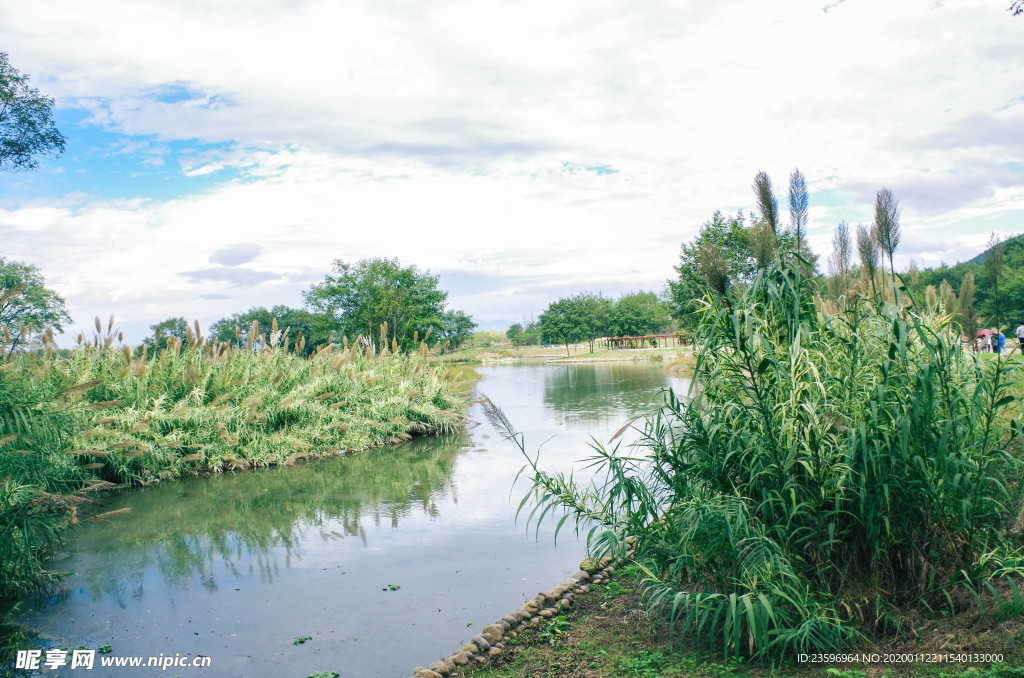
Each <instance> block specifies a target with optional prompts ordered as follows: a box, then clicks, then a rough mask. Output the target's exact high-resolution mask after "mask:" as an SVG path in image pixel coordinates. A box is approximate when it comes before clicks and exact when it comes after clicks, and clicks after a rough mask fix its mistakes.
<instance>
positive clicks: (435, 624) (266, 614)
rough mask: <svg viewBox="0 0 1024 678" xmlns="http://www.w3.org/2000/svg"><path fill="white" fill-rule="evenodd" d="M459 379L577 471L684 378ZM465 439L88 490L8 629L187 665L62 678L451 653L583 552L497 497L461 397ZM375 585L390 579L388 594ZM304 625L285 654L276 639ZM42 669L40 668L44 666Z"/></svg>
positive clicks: (512, 468) (527, 368)
mask: <svg viewBox="0 0 1024 678" xmlns="http://www.w3.org/2000/svg"><path fill="white" fill-rule="evenodd" d="M479 371H480V372H481V373H482V374H483V375H484V379H483V380H482V381H480V382H479V383H478V385H477V391H478V392H479V393H485V394H487V395H488V396H490V398H491V399H492V400H493V401H494V402H495V403H496V404H498V405H499V406H500V407H501V408H502V409H503V410H504V411H505V413H506V414H507V415H508V417H509V419H510V420H511V421H512V423H513V424H514V425H515V426H516V428H517V429H519V430H521V431H522V432H523V433H524V434H525V435H526V444H527V448H528V450H530V451H535V450H536V449H537V447H539V446H542V452H541V466H542V467H543V468H544V469H545V470H548V471H559V470H561V471H569V470H572V469H573V468H577V469H579V468H580V467H581V466H582V464H580V460H581V459H583V458H585V457H586V456H587V455H588V453H589V449H588V447H587V443H588V442H589V441H590V436H591V435H593V436H594V437H595V438H597V439H598V440H607V439H608V438H609V437H610V436H611V435H612V433H613V432H614V431H616V430H617V429H618V428H619V427H620V426H621V425H622V424H623V423H625V422H626V421H627V420H629V419H630V418H632V417H634V416H637V415H640V414H643V413H645V412H647V411H648V410H649V409H650V408H651V407H652V406H654V405H655V404H656V403H657V402H658V401H659V399H660V389H662V388H663V387H665V386H672V387H674V388H675V389H676V390H677V391H682V390H684V389H685V387H686V382H685V380H683V379H679V378H673V377H668V376H666V374H665V372H664V370H663V369H662V368H661V367H660V366H658V365H646V364H632V363H604V364H597V365H577V366H571V365H540V364H533V365H530V364H526V365H523V364H510V365H502V366H494V367H482V368H479ZM470 414H471V416H472V421H473V422H474V423H472V424H471V425H470V426H469V427H468V428H467V429H466V430H465V431H462V432H460V433H458V434H457V435H452V436H448V437H444V438H428V439H419V440H415V441H412V442H410V443H407V444H405V445H402V446H400V447H398V448H391V449H386V450H380V451H375V452H369V453H363V454H358V455H354V456H352V457H347V458H336V459H329V460H322V461H318V462H315V463H310V464H305V465H298V466H293V467H290V468H274V469H270V470H267V471H257V472H247V473H241V474H236V475H227V476H217V477H208V478H193V479H189V480H184V481H180V482H176V483H171V484H168V485H163V486H159V487H153V488H148V489H146V490H144V491H135V492H123V493H119V494H116V495H114V496H112V497H109V498H107V499H106V500H105V501H104V505H103V506H102V507H99V509H98V510H99V511H113V510H116V509H120V508H131V512H130V513H129V514H127V515H125V516H121V517H118V518H114V519H112V520H109V521H101V522H89V523H83V525H82V526H81V528H80V529H78V530H77V531H76V533H75V540H74V542H73V543H72V544H71V545H70V547H69V548H68V549H67V551H66V552H65V553H64V554H63V555H62V556H61V557H60V558H59V559H58V560H57V561H56V562H55V563H54V568H55V569H60V570H63V571H69V572H74V573H76V574H74V575H73V576H71V577H70V578H69V580H68V583H69V590H68V591H67V592H66V593H64V594H62V595H60V596H56V597H53V598H49V599H45V600H41V599H36V600H30V601H26V602H25V604H24V606H23V609H24V614H22V615H21V616H20V617H19V618H18V621H19V623H21V624H23V625H24V626H25V627H26V628H27V629H28V630H30V631H31V632H34V633H36V634H38V635H39V637H40V641H41V643H42V644H43V645H44V646H46V647H57V646H62V647H67V648H74V647H78V646H81V645H87V646H89V647H92V648H98V647H100V646H101V645H110V646H111V647H112V649H113V652H112V655H111V656H131V655H139V656H147V657H148V656H156V655H159V654H160V653H163V654H164V655H171V656H173V655H174V654H175V653H181V654H182V655H185V654H187V655H189V656H195V655H198V654H202V655H206V656H209V657H210V658H211V666H210V667H209V668H207V669H195V668H184V667H181V668H173V669H170V670H168V671H165V672H162V671H160V670H158V669H146V668H141V669H138V668H135V669H129V668H109V669H102V668H100V667H99V666H98V662H97V666H96V668H94V669H93V670H91V671H87V670H84V669H75V670H70V669H68V668H67V667H65V668H64V669H62V670H58V671H57V672H56V673H57V674H58V675H68V676H76V675H80V676H83V677H84V676H107V675H110V676H122V677H123V676H127V675H132V676H161V675H163V676H174V675H177V676H181V678H189V677H192V676H253V677H258V676H275V677H277V676H307V675H309V674H311V673H314V672H316V671H338V672H339V673H340V674H341V675H342V676H343V678H363V677H366V678H369V677H373V676H380V677H382V678H383V677H386V678H392V677H393V678H402V677H404V676H409V675H411V674H412V669H413V667H415V666H417V665H427V664H429V663H430V662H432V661H433V660H435V659H438V658H440V657H441V656H444V655H447V654H449V653H451V652H452V651H454V650H456V649H458V648H459V647H460V646H461V645H463V644H464V643H465V642H466V641H468V640H469V638H470V637H471V636H473V635H475V634H477V633H479V629H480V628H481V627H483V626H484V625H485V624H489V623H491V622H493V621H494V620H495V619H499V618H501V617H502V616H503V615H505V614H507V613H508V612H509V611H510V610H512V609H514V608H515V607H517V606H518V605H520V604H521V603H522V602H523V601H524V600H525V599H527V598H532V597H533V596H534V595H536V593H537V591H538V590H540V589H542V588H543V589H546V588H550V587H551V586H553V585H554V584H557V583H558V582H560V581H562V580H564V579H565V578H566V577H568V576H569V575H571V574H572V573H573V572H575V571H576V570H577V569H578V563H579V561H580V559H581V558H582V557H583V556H584V555H585V554H584V545H583V544H582V543H581V542H580V541H579V540H577V539H576V538H575V537H574V536H573V535H572V533H571V532H569V531H565V530H564V531H563V532H562V534H560V535H559V539H558V544H557V548H556V546H555V544H554V543H553V539H552V535H551V528H552V526H553V525H554V522H555V521H549V524H548V525H543V526H541V529H540V533H539V536H537V537H535V533H534V530H533V529H532V528H531V529H530V530H529V531H528V530H527V528H526V525H525V524H524V522H523V520H520V521H519V523H517V522H516V520H515V508H516V507H517V506H518V504H519V500H520V499H521V498H522V496H523V492H524V489H523V488H522V487H519V488H515V489H513V487H512V483H513V480H514V478H515V476H516V474H517V472H518V471H519V469H520V468H521V467H522V465H523V461H524V460H523V457H522V455H521V454H520V453H519V451H518V449H517V448H516V447H515V446H514V445H513V444H512V443H510V442H508V441H506V440H504V439H503V437H502V435H501V434H500V433H499V432H497V431H495V430H493V429H492V428H491V427H490V425H489V424H487V423H486V421H485V419H484V418H483V415H482V412H481V411H480V407H479V405H474V406H473V408H472V410H471V412H470ZM393 589H394V590H393ZM306 636H311V637H312V639H311V640H309V641H307V642H306V643H305V644H302V645H294V644H293V642H292V641H293V640H295V639H296V638H303V637H306ZM51 675H52V674H51Z"/></svg>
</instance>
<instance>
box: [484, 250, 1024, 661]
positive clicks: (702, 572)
mask: <svg viewBox="0 0 1024 678" xmlns="http://www.w3.org/2000/svg"><path fill="white" fill-rule="evenodd" d="M816 293H817V290H816V289H815V286H814V282H813V281H812V280H809V279H806V278H804V277H802V274H801V272H800V270H799V269H797V268H795V267H790V266H788V265H782V266H776V267H774V268H772V269H769V270H767V271H762V272H761V274H760V275H759V276H758V278H757V280H756V281H755V282H754V283H753V284H752V285H751V286H750V287H748V288H745V289H742V290H737V291H735V292H733V293H730V295H729V296H717V297H713V296H709V297H708V299H707V301H706V304H705V309H704V312H703V315H702V320H701V325H700V328H699V332H698V336H699V339H698V342H697V343H698V345H699V346H700V347H701V349H700V351H699V352H698V355H697V361H696V368H695V376H694V380H693V383H694V385H695V386H694V388H693V389H692V390H691V392H690V394H689V398H688V400H687V401H683V400H682V399H681V398H680V397H678V396H677V395H676V394H674V393H672V392H668V393H667V394H666V400H665V404H664V406H663V407H662V408H661V409H660V410H659V411H657V412H655V413H654V414H653V415H652V416H651V417H650V418H649V419H648V421H647V424H646V427H645V432H644V436H643V439H642V441H641V443H640V445H639V448H638V449H636V450H622V449H619V448H612V449H607V448H605V447H603V446H600V445H596V446H595V452H594V456H593V458H592V460H591V463H592V465H593V466H594V467H596V468H597V469H598V477H599V478H601V479H603V481H602V482H601V483H600V484H599V485H598V486H596V487H588V486H580V485H578V484H577V483H576V482H574V480H573V479H572V478H571V477H567V476H565V475H561V474H547V473H545V472H544V471H542V470H541V469H540V468H539V466H538V461H537V459H536V458H535V457H533V456H528V457H527V459H528V464H529V468H528V469H527V470H528V471H532V474H531V475H532V479H533V491H532V492H531V494H529V495H528V496H527V497H525V498H524V500H523V504H522V505H521V507H520V510H521V511H523V512H525V515H526V516H527V518H528V521H533V520H542V519H543V518H544V517H545V516H549V515H552V511H551V509H553V508H561V509H567V510H568V511H569V513H570V514H571V517H572V518H574V519H575V521H576V524H577V525H579V526H583V525H587V524H589V525H598V526H599V527H597V528H594V529H593V530H592V531H591V532H590V535H589V537H590V545H591V548H593V549H594V550H595V551H596V552H597V553H599V554H603V553H606V552H611V553H615V554H618V555H621V554H623V553H624V552H625V550H626V546H625V545H624V544H625V542H624V539H625V537H626V536H635V537H637V538H638V542H637V544H636V553H635V558H636V560H637V562H638V564H639V565H640V566H641V567H642V568H643V569H644V571H645V573H646V578H645V600H646V603H647V605H648V607H649V608H650V609H652V610H654V611H655V612H656V613H658V614H659V615H661V618H662V619H663V623H664V624H665V625H666V627H668V628H673V629H677V630H679V631H681V632H683V633H684V634H686V635H688V636H691V637H694V638H700V639H702V640H703V641H705V642H708V643H710V645H711V647H712V648H714V649H716V651H718V652H721V653H723V654H724V656H726V657H730V656H731V657H737V656H740V657H747V656H752V657H756V658H758V659H759V660H763V661H767V662H773V663H778V662H779V661H781V660H782V659H784V658H785V657H791V656H794V655H796V654H797V653H801V652H807V653H813V652H836V651H840V650H841V649H843V648H848V649H852V648H855V647H857V646H859V645H861V646H862V645H864V644H866V643H869V642H871V640H870V639H871V638H875V637H879V636H880V635H884V634H897V635H898V634H904V633H908V632H909V631H910V630H911V629H913V628H914V627H915V624H916V622H915V621H914V620H915V619H916V618H919V617H920V616H922V615H923V617H924V618H929V619H930V618H938V617H941V615H942V614H943V613H945V614H946V615H948V616H956V615H958V614H962V613H963V612H965V611H966V610H970V609H979V608H980V609H990V610H994V611H995V612H996V613H998V614H1004V615H1007V617H1008V618H1009V617H1017V616H1019V615H1021V614H1022V613H1024V594H1022V592H1021V588H1022V582H1024V579H1022V575H1024V543H1022V540H1021V535H1020V533H1019V532H1016V531H1014V530H1013V529H1012V528H1013V526H1014V524H1015V523H1016V521H1017V516H1018V515H1019V512H1020V508H1021V485H1020V479H1021V464H1020V461H1019V459H1018V457H1017V455H1016V453H1015V452H1014V450H1015V449H1017V448H1016V447H1013V446H1015V445H1017V443H1016V442H1015V441H1014V439H1015V437H1016V436H1017V435H1018V433H1020V432H1022V431H1024V427H1022V425H1021V422H1020V421H1019V420H1017V419H1014V418H1013V417H1014V415H1015V414H1016V413H1017V412H1019V408H1017V407H1016V396H1015V393H1014V389H1015V386H1016V384H1017V381H1018V371H1019V364H1017V363H1016V362H1011V361H989V360H984V359H978V358H977V357H976V356H974V355H971V354H969V353H965V352H964V351H963V350H962V348H961V346H960V342H959V340H958V339H959V330H958V329H957V328H955V327H952V326H950V324H949V319H948V317H945V316H941V315H937V314H935V313H932V312H930V311H928V310H920V309H917V308H915V307H913V306H907V305H906V304H905V303H904V304H903V305H900V306H896V305H892V304H887V303H886V302H884V301H883V300H880V299H870V298H868V299H865V298H851V299H849V300H844V301H843V303H842V304H841V306H840V308H839V309H838V311H836V312H834V313H832V314H828V313H825V312H824V311H822V310H821V309H820V308H819V306H818V305H817V304H816V302H815V298H816ZM488 412H489V417H490V418H491V420H492V422H493V423H495V425H496V426H497V427H498V428H499V429H501V430H504V431H505V432H506V433H507V434H508V435H509V436H511V437H514V438H515V439H516V440H517V442H518V443H519V444H520V446H521V448H522V449H523V451H524V453H525V443H524V441H523V440H522V437H521V436H519V435H518V434H516V433H515V432H514V428H513V427H512V425H511V423H510V422H508V420H507V419H506V418H505V417H504V415H503V414H502V413H501V412H500V410H497V409H496V408H494V407H493V406H491V407H489V409H488ZM563 524H564V521H563V522H560V523H559V525H558V527H559V528H560V527H562V526H563ZM556 532H557V529H556Z"/></svg>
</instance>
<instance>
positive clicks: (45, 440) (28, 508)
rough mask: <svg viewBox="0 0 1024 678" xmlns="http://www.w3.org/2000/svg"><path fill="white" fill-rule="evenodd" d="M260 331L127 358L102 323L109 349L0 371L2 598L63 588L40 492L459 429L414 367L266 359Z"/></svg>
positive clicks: (97, 345)
mask: <svg viewBox="0 0 1024 678" xmlns="http://www.w3.org/2000/svg"><path fill="white" fill-rule="evenodd" d="M257 329H258V328H256V327H254V328H253V331H252V332H250V334H249V337H250V342H251V343H250V344H249V346H248V347H247V349H248V350H240V349H233V348H230V347H228V348H227V349H226V350H220V349H219V348H217V347H212V346H210V345H209V344H208V342H206V341H205V340H203V339H202V335H201V333H200V328H199V327H198V326H196V327H194V328H190V333H191V335H192V339H191V341H189V342H187V343H183V342H181V341H180V340H176V339H175V338H173V337H172V338H168V339H167V341H166V348H163V349H161V350H159V351H156V352H154V353H153V354H152V355H149V354H147V353H145V352H143V353H142V354H141V356H139V357H136V358H134V359H133V357H132V352H131V351H125V350H123V347H114V346H111V345H108V342H107V341H106V339H107V338H109V337H111V336H114V332H113V327H112V325H110V326H108V327H106V328H105V327H104V326H103V325H102V324H100V323H99V321H98V320H97V330H98V332H97V335H98V336H99V334H100V332H102V333H103V334H104V338H103V339H101V340H99V341H92V342H84V341H83V342H82V344H81V345H80V346H79V348H78V349H76V350H74V351H71V352H70V353H69V354H67V355H64V356H57V355H54V353H53V352H51V351H45V352H43V351H41V352H36V353H16V354H14V355H13V356H10V357H8V358H6V359H4V361H2V362H0V366H2V367H3V368H4V369H2V370H0V478H5V479H6V480H5V481H4V482H6V483H7V485H2V486H0V536H3V535H6V537H9V538H5V540H4V545H3V546H0V550H3V549H7V550H6V551H4V552H3V553H0V556H2V557H3V559H2V560H0V597H2V596H7V595H13V594H15V593H18V592H26V591H29V590H32V589H33V588H45V587H47V586H50V585H51V584H52V583H53V582H54V581H58V580H59V578H52V577H50V576H49V575H47V574H46V570H45V569H44V568H43V567H42V565H41V562H42V559H43V558H44V557H45V555H46V553H48V552H49V551H50V549H51V548H52V546H54V545H55V544H56V542H57V540H59V536H60V534H62V532H61V529H62V527H61V526H62V524H64V523H66V522H68V521H69V520H70V518H71V514H70V513H69V511H68V510H66V507H65V508H63V509H62V508H61V507H62V506H64V505H63V504H60V503H59V502H56V503H54V502H43V504H40V503H39V499H38V497H36V496H34V495H33V494H32V493H33V492H34V491H36V490H37V489H38V490H39V491H46V492H49V493H53V494H54V496H58V497H69V496H73V493H75V492H77V491H80V490H84V489H86V488H89V487H94V486H95V485H96V483H98V482H103V483H109V484H123V483H131V484H151V483H156V482H161V481H166V480H171V479H173V478H176V477H179V476H182V475H186V474H195V473H201V472H224V471H231V470H239V469H246V468H253V467H266V466H271V465H275V464H280V463H289V460H295V459H298V458H314V457H320V456H325V455H331V454H340V453H346V452H351V451H355V450H365V449H368V448H372V447H378V446H382V445H386V444H389V443H392V442H393V441H396V440H397V441H398V442H401V441H402V440H404V437H405V435H406V434H407V433H409V432H416V433H424V432H425V433H444V432H449V431H452V430H454V429H456V428H458V427H459V426H460V425H461V421H457V420H453V419H452V418H451V417H450V416H449V415H448V414H447V412H448V411H451V410H455V409H461V408H462V407H464V402H463V398H462V397H461V396H459V395H456V394H455V393H454V392H453V388H452V385H451V384H450V383H448V382H447V381H446V380H445V379H444V375H443V373H442V371H441V368H439V367H435V366H430V365H426V364H423V362H422V361H421V360H420V358H419V356H418V354H414V355H413V356H405V355H398V354H389V355H387V356H373V355H372V353H366V352H364V351H352V350H346V351H345V352H342V353H340V354H339V353H337V352H335V351H333V350H332V347H330V346H327V347H321V349H320V350H319V351H318V352H317V353H316V355H315V356H314V357H312V358H309V359H307V358H304V357H301V356H300V355H296V354H295V353H292V352H288V350H287V348H286V346H285V344H284V343H282V342H280V341H277V340H276V338H277V337H278V334H277V333H276V332H272V334H271V339H275V341H274V345H273V346H271V345H269V344H268V343H267V340H266V339H265V338H264V339H260V340H259V341H260V342H261V345H260V346H258V347H257V346H256V345H255V344H254V343H252V342H254V341H256V340H255V339H253V338H254V337H257V331H256V330H257ZM104 330H105V332H104ZM281 336H283V334H282V335H281ZM257 348H258V349H260V350H256V349H257ZM298 455H301V457H300V456H298ZM40 506H45V509H44V508H40ZM62 511H63V513H62ZM5 521H6V522H5ZM18 521H20V522H18ZM33 573H34V574H33ZM33 582H34V583H33Z"/></svg>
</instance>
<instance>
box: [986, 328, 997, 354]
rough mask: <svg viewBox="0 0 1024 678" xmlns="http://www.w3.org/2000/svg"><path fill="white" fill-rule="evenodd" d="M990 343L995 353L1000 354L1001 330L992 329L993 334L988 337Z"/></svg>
mask: <svg viewBox="0 0 1024 678" xmlns="http://www.w3.org/2000/svg"><path fill="white" fill-rule="evenodd" d="M988 343H989V344H990V345H991V346H992V352H993V353H999V330H997V329H995V328H993V329H992V334H990V335H988Z"/></svg>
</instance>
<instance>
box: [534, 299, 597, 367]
mask: <svg viewBox="0 0 1024 678" xmlns="http://www.w3.org/2000/svg"><path fill="white" fill-rule="evenodd" d="M580 313H581V307H580V305H579V304H578V303H576V300H575V299H574V298H573V297H563V298H561V299H559V300H558V301H553V302H551V303H550V304H549V305H548V308H547V310H546V311H544V312H543V313H541V314H540V319H539V321H538V322H539V325H540V332H541V336H543V337H544V341H546V342H550V343H553V344H565V355H566V356H568V355H569V344H575V343H576V342H578V341H582V340H583V339H584V338H585V337H586V335H585V334H584V330H583V328H584V324H583V319H582V318H581V317H580Z"/></svg>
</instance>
